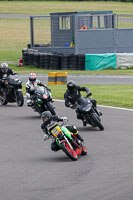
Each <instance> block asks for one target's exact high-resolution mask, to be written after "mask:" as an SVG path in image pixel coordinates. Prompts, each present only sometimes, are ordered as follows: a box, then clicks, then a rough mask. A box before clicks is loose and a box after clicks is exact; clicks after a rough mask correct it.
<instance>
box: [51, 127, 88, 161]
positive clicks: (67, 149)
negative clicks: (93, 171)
mask: <svg viewBox="0 0 133 200" xmlns="http://www.w3.org/2000/svg"><path fill="white" fill-rule="evenodd" d="M50 133H51V135H52V137H54V138H55V140H56V143H57V145H58V146H59V148H60V149H62V150H63V151H64V153H65V154H66V155H67V156H68V157H69V158H70V159H71V160H73V161H76V160H77V159H78V156H80V155H86V154H87V150H86V148H85V146H84V145H83V143H82V142H81V141H80V140H78V138H77V137H76V135H74V134H73V133H72V132H70V131H69V130H68V129H67V128H66V127H65V126H64V125H59V124H56V125H55V126H54V127H53V128H52V130H51V131H50Z"/></svg>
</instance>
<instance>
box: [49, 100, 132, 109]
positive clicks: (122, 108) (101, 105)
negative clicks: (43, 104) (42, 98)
mask: <svg viewBox="0 0 133 200" xmlns="http://www.w3.org/2000/svg"><path fill="white" fill-rule="evenodd" d="M53 100H54V101H59V102H65V101H64V100H59V99H53ZM98 106H99V107H103V108H111V109H116V110H126V111H133V109H128V108H120V107H113V106H103V105H98Z"/></svg>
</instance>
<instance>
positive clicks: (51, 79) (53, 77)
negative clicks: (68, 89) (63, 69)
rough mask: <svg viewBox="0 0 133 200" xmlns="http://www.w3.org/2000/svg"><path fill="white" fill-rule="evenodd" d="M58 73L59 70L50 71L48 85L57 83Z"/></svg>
mask: <svg viewBox="0 0 133 200" xmlns="http://www.w3.org/2000/svg"><path fill="white" fill-rule="evenodd" d="M56 75H57V72H49V73H48V85H55V84H56Z"/></svg>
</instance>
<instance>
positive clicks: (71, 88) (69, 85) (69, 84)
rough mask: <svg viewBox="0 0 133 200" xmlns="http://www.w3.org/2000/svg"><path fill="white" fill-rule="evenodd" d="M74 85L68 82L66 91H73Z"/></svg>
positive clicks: (72, 82)
mask: <svg viewBox="0 0 133 200" xmlns="http://www.w3.org/2000/svg"><path fill="white" fill-rule="evenodd" d="M75 86H76V84H75V82H74V81H68V83H67V88H68V90H73V89H74V88H75Z"/></svg>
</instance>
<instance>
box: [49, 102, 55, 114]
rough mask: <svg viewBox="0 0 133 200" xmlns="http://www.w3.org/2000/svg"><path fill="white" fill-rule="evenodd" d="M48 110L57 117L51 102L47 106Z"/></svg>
mask: <svg viewBox="0 0 133 200" xmlns="http://www.w3.org/2000/svg"><path fill="white" fill-rule="evenodd" d="M47 108H48V110H49V111H50V112H51V114H52V115H56V112H55V110H54V107H53V105H52V104H51V102H49V103H48V104H47Z"/></svg>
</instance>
